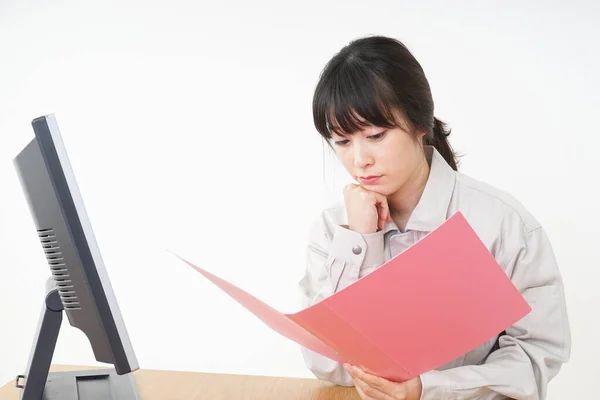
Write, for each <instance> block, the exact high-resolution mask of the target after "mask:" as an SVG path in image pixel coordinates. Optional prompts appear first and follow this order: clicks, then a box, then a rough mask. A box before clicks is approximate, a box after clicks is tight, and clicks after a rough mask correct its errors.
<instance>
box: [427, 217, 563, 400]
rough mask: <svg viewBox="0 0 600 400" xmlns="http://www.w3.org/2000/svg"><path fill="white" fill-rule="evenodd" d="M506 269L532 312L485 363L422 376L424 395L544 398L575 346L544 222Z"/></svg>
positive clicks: (455, 399)
mask: <svg viewBox="0 0 600 400" xmlns="http://www.w3.org/2000/svg"><path fill="white" fill-rule="evenodd" d="M506 272H507V274H509V276H510V277H511V279H512V281H513V283H514V284H515V285H516V287H517V288H518V289H519V290H520V292H521V293H522V294H523V296H524V297H525V299H526V300H527V302H528V303H529V305H530V306H531V308H532V311H531V312H530V313H529V314H528V315H527V316H525V317H524V318H523V319H521V320H520V321H518V322H517V323H515V324H514V325H513V326H511V327H510V328H508V329H507V330H506V335H503V336H501V337H500V338H499V348H498V349H497V350H496V351H493V352H492V353H491V354H490V355H489V356H488V357H487V359H486V360H485V361H484V362H483V363H482V364H481V365H473V366H461V367H457V368H452V369H448V370H445V371H430V372H428V373H425V374H423V375H421V381H422V384H423V391H422V396H421V400H433V399H436V400H444V399H453V400H463V399H478V400H496V399H506V398H510V399H516V400H542V399H545V398H546V396H547V387H548V383H549V382H550V380H551V379H552V378H554V377H555V376H556V374H557V373H558V371H559V370H560V368H561V366H562V364H563V363H565V362H567V361H568V359H569V357H570V351H571V333H570V326H569V321H568V317H567V309H566V304H565V297H564V289H563V283H562V278H561V275H560V272H559V268H558V265H557V262H556V259H555V256H554V254H553V250H552V248H551V245H550V242H549V240H548V237H547V236H546V233H545V232H544V230H543V228H541V227H539V228H537V229H535V230H533V231H531V232H529V233H527V234H526V235H525V236H524V241H523V244H522V245H521V246H520V247H519V248H518V249H517V250H516V251H515V252H514V254H513V255H512V257H511V258H510V261H509V262H508V265H506Z"/></svg>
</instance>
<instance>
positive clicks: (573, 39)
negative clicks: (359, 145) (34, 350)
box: [0, 0, 600, 399]
mask: <svg viewBox="0 0 600 400" xmlns="http://www.w3.org/2000/svg"><path fill="white" fill-rule="evenodd" d="M216 3H217V2H204V3H202V2H195V1H190V2H187V3H184V2H181V1H176V0H170V1H164V2H156V1H147V0H146V1H143V2H142V1H140V2H135V3H134V2H131V1H129V2H115V3H114V4H109V2H107V1H103V2H94V3H93V4H92V2H82V1H69V2H67V1H53V2H42V1H38V2H31V1H30V2H26V1H25V2H24V1H6V0H3V1H1V2H0V138H1V142H0V193H1V195H2V196H1V198H0V199H1V200H0V254H1V257H0V271H1V278H0V327H1V328H0V382H7V381H8V380H10V379H13V378H14V377H15V376H16V375H17V374H18V373H22V372H23V368H24V366H25V364H26V361H27V356H28V353H29V350H30V346H31V340H32V337H33V334H34V332H35V328H36V323H37V319H38V313H39V311H40V307H41V304H42V300H43V295H44V292H43V290H44V282H45V280H46V278H47V277H48V276H49V270H48V268H47V266H46V265H45V258H44V256H43V253H42V251H41V248H40V246H39V243H38V241H37V240H38V239H37V237H36V233H35V228H34V226H33V222H32V220H31V217H30V214H29V210H28V208H27V206H26V204H25V202H24V197H23V193H22V191H21V188H20V186H19V183H18V180H17V177H16V174H15V170H14V168H13V165H12V158H13V157H14V156H15V155H16V154H17V153H18V152H19V151H20V150H21V148H22V147H23V146H24V145H25V144H26V143H27V142H28V141H29V140H31V138H32V135H33V133H32V130H31V126H30V121H31V120H32V119H33V118H35V117H37V116H40V115H43V114H48V113H54V114H55V115H56V117H57V119H58V123H59V126H60V128H61V132H62V135H63V138H64V141H65V145H66V147H67V150H68V152H69V156H70V159H71V163H72V165H73V168H74V171H75V174H76V177H77V179H78V182H79V185H80V189H81V192H82V194H83V198H84V201H85V204H86V207H87V210H88V213H89V216H90V218H91V221H92V225H93V227H94V230H95V233H96V236H97V239H98V242H99V245H100V248H101V251H102V254H103V257H104V260H105V263H106V268H107V269H108V272H109V275H110V278H111V280H112V283H113V285H114V289H115V292H116V294H117V296H118V300H119V304H120V306H121V309H122V312H123V315H124V318H125V320H126V323H127V327H128V329H129V332H130V335H131V339H132V341H133V344H134V345H135V350H136V352H137V356H138V358H139V361H140V364H141V366H142V367H143V368H157V369H177V370H195V371H210V372H230V373H242V374H259V375H262V374H267V375H279V376H298V377H312V375H311V374H310V372H309V371H308V370H307V369H306V368H305V366H304V364H303V362H302V359H301V356H300V351H299V348H298V347H297V345H296V344H294V343H293V342H291V341H288V340H287V339H285V338H283V337H281V336H279V335H278V334H276V333H275V332H273V331H271V330H270V329H269V328H267V327H266V326H265V325H263V324H262V323H261V322H260V321H259V320H258V319H256V318H255V317H254V316H252V315H251V314H249V313H247V312H246V311H245V310H244V309H243V308H242V307H241V306H239V305H238V304H237V303H235V302H234V301H233V300H231V299H230V298H229V297H228V296H226V295H225V294H223V293H222V292H220V291H219V289H217V288H216V287H214V286H213V285H212V284H210V283H209V282H208V281H206V280H205V279H204V278H203V277H201V276H200V275H199V274H197V273H196V272H195V271H192V270H191V269H189V268H188V267H187V266H185V265H184V264H182V263H181V262H179V261H178V260H176V259H175V258H174V257H173V256H171V255H170V254H169V253H167V252H166V250H165V249H167V248H170V249H172V250H174V251H177V252H179V253H180V254H182V255H183V256H186V257H188V258H190V259H191V260H192V261H194V262H197V263H198V264H199V265H201V266H203V267H205V268H207V269H208V270H210V271H212V272H214V273H217V274H218V275H219V276H221V277H223V278H225V279H229V280H231V281H232V282H233V283H235V284H237V285H238V286H240V287H242V288H244V289H246V290H248V291H249V292H251V293H253V294H254V295H256V296H257V297H259V298H260V299H262V300H264V301H266V302H267V303H269V304H271V305H272V306H274V307H275V308H277V309H279V310H280V311H284V312H292V311H297V310H298V309H299V308H298V307H299V306H298V303H297V292H296V284H297V282H298V281H299V279H300V278H301V276H302V273H303V271H304V251H305V245H306V233H307V230H308V228H309V224H310V222H311V220H312V219H313V218H314V217H315V216H316V215H317V214H318V212H319V210H320V209H321V207H324V206H325V205H327V204H330V203H331V202H333V201H337V200H338V199H340V189H341V187H342V185H343V184H344V183H345V182H347V178H346V176H345V173H344V172H343V171H342V170H341V169H340V168H339V167H338V166H337V161H336V160H335V157H334V156H333V155H332V153H331V152H330V151H329V150H328V149H327V148H325V147H324V145H323V143H322V142H321V140H320V138H319V136H318V134H317V133H316V132H315V130H314V127H313V125H312V114H311V99H312V97H311V96H312V91H313V89H314V85H315V84H316V82H317V79H318V76H319V73H320V71H321V69H322V68H323V66H324V64H325V63H326V62H327V60H328V59H329V58H330V57H331V56H333V54H334V53H335V52H336V51H338V50H339V49H340V48H341V47H342V46H343V45H345V44H346V43H347V42H348V41H350V40H351V39H354V38H356V37H360V36H364V35H369V34H385V35H390V36H394V37H397V38H399V39H401V40H403V41H404V42H405V43H406V44H407V45H408V46H409V47H410V48H411V50H412V51H413V52H414V54H415V55H416V56H417V58H418V59H419V61H420V62H421V63H422V65H423V67H424V69H425V71H426V73H427V75H428V77H429V79H430V83H431V85H432V88H433V93H434V99H435V101H436V115H437V116H438V117H439V118H441V119H443V120H446V121H447V122H449V123H450V125H451V127H452V128H453V135H452V136H451V138H452V144H453V145H454V147H455V149H456V150H458V151H459V152H461V153H463V154H464V156H463V158H462V171H463V172H465V173H467V174H470V175H472V176H474V177H476V178H478V179H483V180H485V181H487V182H489V183H491V184H493V185H495V186H497V187H500V188H502V189H505V190H507V191H509V192H511V193H512V194H513V195H515V196H516V197H517V198H518V199H520V200H521V201H522V202H523V203H524V204H525V206H526V207H528V208H529V209H530V210H531V211H532V212H533V213H534V215H535V216H537V217H538V219H539V220H540V221H541V222H542V224H543V225H544V226H545V227H546V229H547V230H548V232H549V235H550V237H551V239H552V241H553V243H554V247H555V251H556V256H557V258H558V260H559V262H560V265H561V268H562V272H563V275H564V279H565V283H566V289H567V298H568V306H569V313H570V319H571V324H572V330H573V355H572V359H571V362H570V363H569V364H567V365H566V366H565V367H564V369H563V371H562V372H561V373H560V375H559V377H558V378H557V379H556V380H555V381H554V382H553V383H552V386H551V394H550V397H549V398H550V399H564V398H590V396H592V395H593V394H594V393H596V392H597V390H596V389H597V382H598V378H600V368H599V366H598V365H599V363H598V359H599V356H600V341H599V340H598V337H599V335H598V333H599V327H600V322H599V320H598V315H599V313H598V309H599V306H600V294H599V293H600V291H599V290H598V289H597V285H598V282H599V280H600V272H599V267H600V263H599V261H600V257H599V256H598V250H597V249H598V243H599V242H600V233H599V229H598V224H599V223H600V214H599V213H598V195H597V193H596V192H597V189H598V184H597V181H598V178H597V176H596V175H597V171H598V170H599V167H600V161H599V158H598V156H597V147H598V145H600V139H599V131H598V119H597V116H598V107H599V106H600V102H599V101H598V93H599V90H600V85H599V83H600V78H598V74H597V71H598V70H600V58H599V57H600V56H599V51H598V43H597V38H598V37H600V25H598V24H597V21H598V20H599V18H600V12H599V11H600V7H599V6H598V5H597V4H594V3H595V2H593V1H588V2H583V1H569V2H566V1H565V2H562V4H561V3H559V2H548V1H536V2H533V1H529V2H520V1H519V2H518V1H512V2H506V1H504V2H485V3H486V4H485V5H483V4H481V3H483V2H480V3H477V4H476V3H475V2H443V1H427V2H425V1H423V2H419V5H415V4H414V3H416V2H400V1H387V2H386V1H371V2H364V1H360V2H359V1H353V2H351V1H343V2H342V1H339V2H337V3H335V2H331V1H314V2H308V1H307V2H293V3H292V2H277V1H271V2H266V1H251V2H243V1H235V2H234V1H229V2H219V5H217V4H216ZM524 3H527V5H525V4H524ZM367 4H368V5H367ZM54 362H56V363H72V364H87V365H89V364H95V362H94V360H93V355H92V353H91V350H90V348H89V345H88V343H87V339H86V338H85V336H84V335H83V334H82V333H81V332H79V331H78V330H76V329H71V328H70V327H69V326H68V325H66V324H65V325H64V326H63V330H62V331H61V333H60V338H59V344H58V347H57V349H56V354H55V358H54Z"/></svg>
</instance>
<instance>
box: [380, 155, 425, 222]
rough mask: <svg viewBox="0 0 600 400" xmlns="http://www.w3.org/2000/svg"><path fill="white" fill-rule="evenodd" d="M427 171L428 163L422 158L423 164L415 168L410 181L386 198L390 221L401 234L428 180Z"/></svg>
mask: <svg viewBox="0 0 600 400" xmlns="http://www.w3.org/2000/svg"><path fill="white" fill-rule="evenodd" d="M429 170H430V168H429V163H428V162H427V159H426V158H425V157H423V162H422V163H420V164H419V166H418V167H416V168H415V170H414V172H413V174H411V177H410V179H409V180H407V181H406V183H405V184H404V185H403V186H402V187H401V188H400V189H399V190H398V191H397V192H395V193H393V194H391V195H390V196H388V205H389V207H390V212H391V214H392V219H393V220H394V222H395V223H396V226H398V229H400V230H401V231H402V232H404V230H405V228H406V224H407V223H408V220H409V219H410V216H411V214H412V212H413V210H414V209H415V207H416V206H417V204H419V200H420V199H421V196H422V195H423V191H424V190H425V186H426V185H427V180H428V178H429Z"/></svg>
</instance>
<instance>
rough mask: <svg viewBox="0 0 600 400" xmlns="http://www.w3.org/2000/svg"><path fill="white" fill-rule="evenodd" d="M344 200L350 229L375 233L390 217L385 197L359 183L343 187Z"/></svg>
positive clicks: (364, 232)
mask: <svg viewBox="0 0 600 400" xmlns="http://www.w3.org/2000/svg"><path fill="white" fill-rule="evenodd" d="M344 202H345V204H346V213H347V214H348V228H349V229H350V230H351V231H354V232H359V233H363V234H367V233H375V232H377V229H383V226H384V224H385V223H386V221H391V219H392V218H391V216H390V208H389V206H388V202H387V198H386V197H385V196H384V195H382V194H380V193H376V192H373V191H370V190H367V189H365V188H364V187H362V186H360V185H356V184H350V185H347V186H346V187H345V188H344Z"/></svg>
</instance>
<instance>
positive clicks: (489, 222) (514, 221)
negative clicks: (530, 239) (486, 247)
mask: <svg viewBox="0 0 600 400" xmlns="http://www.w3.org/2000/svg"><path fill="white" fill-rule="evenodd" d="M448 211H449V214H453V213H454V212H457V211H461V212H462V213H463V214H464V215H465V217H466V218H467V219H468V220H469V222H470V223H471V224H472V225H473V227H474V228H475V229H476V230H477V231H478V232H480V233H481V234H482V235H485V236H488V240H492V238H493V237H494V236H503V237H505V238H506V237H510V236H512V239H513V240H521V241H522V240H524V238H525V237H526V236H527V235H528V234H529V233H530V232H533V231H535V230H536V229H538V228H541V224H540V222H539V220H538V219H537V218H536V217H535V216H534V214H533V212H531V211H530V210H529V209H528V208H527V207H526V206H525V205H524V204H523V202H522V201H521V200H519V199H518V197H517V196H516V195H514V194H513V193H511V192H509V191H507V190H505V189H503V188H500V187H498V186H495V185H493V184H491V183H489V182H486V181H483V180H480V179H476V178H473V177H472V176H469V175H466V174H463V173H457V174H456V184H455V187H454V193H453V196H452V200H451V202H450V206H449V210H448Z"/></svg>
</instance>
